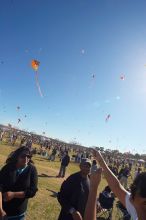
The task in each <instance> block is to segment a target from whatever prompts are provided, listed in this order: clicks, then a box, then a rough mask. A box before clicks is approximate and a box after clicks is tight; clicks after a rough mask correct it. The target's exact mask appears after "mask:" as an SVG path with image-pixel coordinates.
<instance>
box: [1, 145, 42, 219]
mask: <svg viewBox="0 0 146 220" xmlns="http://www.w3.org/2000/svg"><path fill="white" fill-rule="evenodd" d="M37 183H38V175H37V170H36V168H35V166H34V165H33V164H32V161H31V152H30V150H29V149H28V148H27V147H20V148H18V149H17V150H16V151H15V152H12V153H11V155H10V156H9V157H8V159H7V161H6V165H5V166H4V167H3V168H2V170H1V171H0V218H2V219H3V217H6V219H11V220H23V219H24V218H25V212H26V210H27V203H28V199H29V198H32V197H34V196H35V194H36V192H37Z"/></svg>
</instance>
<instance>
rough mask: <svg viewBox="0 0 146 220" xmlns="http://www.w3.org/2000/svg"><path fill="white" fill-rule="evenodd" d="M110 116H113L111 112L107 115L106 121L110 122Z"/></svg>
mask: <svg viewBox="0 0 146 220" xmlns="http://www.w3.org/2000/svg"><path fill="white" fill-rule="evenodd" d="M110 118H111V115H110V114H109V115H107V117H106V119H105V121H106V122H108V121H109V119H110Z"/></svg>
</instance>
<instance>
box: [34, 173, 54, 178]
mask: <svg viewBox="0 0 146 220" xmlns="http://www.w3.org/2000/svg"><path fill="white" fill-rule="evenodd" d="M38 177H45V178H56V176H48V175H47V174H45V173H41V174H39V175H38Z"/></svg>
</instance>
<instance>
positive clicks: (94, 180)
mask: <svg viewBox="0 0 146 220" xmlns="http://www.w3.org/2000/svg"><path fill="white" fill-rule="evenodd" d="M101 173H102V168H99V169H98V170H97V171H95V172H93V173H92V174H91V176H90V187H91V189H97V188H98V185H99V183H100V181H101Z"/></svg>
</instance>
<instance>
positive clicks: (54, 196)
mask: <svg viewBox="0 0 146 220" xmlns="http://www.w3.org/2000/svg"><path fill="white" fill-rule="evenodd" d="M46 190H47V191H49V192H51V193H52V195H50V196H51V197H53V198H57V195H58V193H57V192H55V191H53V190H50V189H46Z"/></svg>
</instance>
